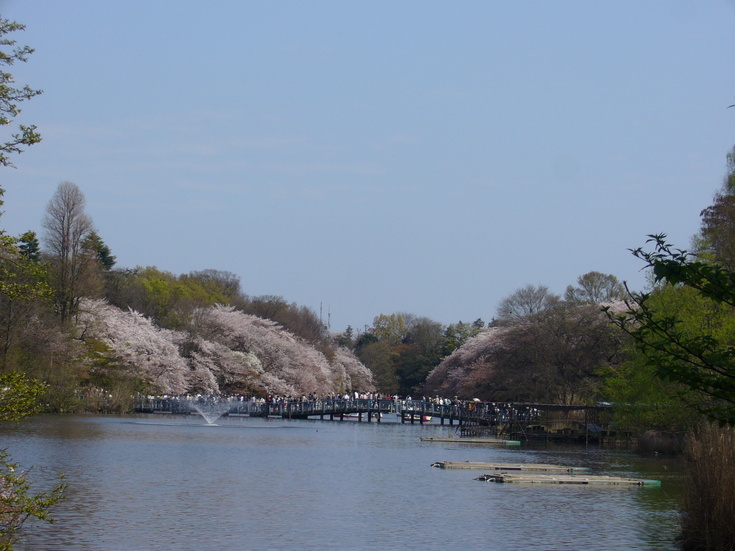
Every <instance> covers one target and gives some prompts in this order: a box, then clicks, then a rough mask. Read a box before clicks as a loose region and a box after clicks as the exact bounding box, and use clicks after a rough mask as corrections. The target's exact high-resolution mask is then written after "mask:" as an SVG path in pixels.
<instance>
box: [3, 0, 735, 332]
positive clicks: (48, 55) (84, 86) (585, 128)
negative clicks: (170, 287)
mask: <svg viewBox="0 0 735 551" xmlns="http://www.w3.org/2000/svg"><path fill="white" fill-rule="evenodd" d="M0 16H1V17H3V18H6V19H10V20H14V21H17V22H19V23H22V24H24V25H26V30H25V31H24V32H20V33H13V34H12V35H11V37H12V38H15V39H16V40H17V41H18V42H19V43H20V44H27V45H29V46H31V47H33V48H35V50H36V51H35V53H34V54H33V55H32V56H31V57H30V58H29V60H28V62H27V63H24V64H16V65H14V66H13V67H12V68H11V71H12V73H13V75H14V76H15V79H16V84H19V85H24V84H29V85H30V86H31V87H34V88H40V89H42V90H43V91H44V93H43V94H42V95H41V96H38V97H36V98H34V99H33V100H31V101H29V102H25V103H24V104H23V105H22V107H23V112H22V113H21V115H20V116H19V117H18V119H17V122H21V123H25V124H35V125H37V127H38V130H39V131H40V133H41V134H42V136H43V141H42V142H41V143H39V144H37V145H35V146H33V147H31V148H29V149H28V150H27V151H26V152H24V153H23V154H22V155H19V156H16V157H14V159H13V162H14V164H15V165H16V166H17V168H16V169H2V172H1V173H0V186H2V187H3V188H4V189H5V190H6V194H5V197H4V199H5V205H4V207H3V210H4V214H3V215H2V218H0V227H2V228H3V229H5V230H6V231H7V232H8V233H10V234H12V235H18V234H20V233H22V232H25V231H27V230H33V231H36V232H37V233H38V234H39V236H41V237H42V235H43V230H42V223H41V221H42V219H43V216H44V213H45V211H46V206H47V204H48V202H49V201H50V199H51V198H52V196H53V194H54V192H55V191H56V188H57V186H58V185H59V184H60V183H61V182H64V181H70V182H73V183H75V184H76V185H77V186H79V188H80V190H81V191H82V193H83V194H84V196H85V198H86V213H87V214H88V215H89V216H90V217H91V218H92V220H93V221H94V224H95V227H96V228H97V230H98V233H99V235H100V237H101V238H102V239H103V241H104V242H105V243H106V244H107V245H108V246H109V247H110V249H111V250H112V254H114V255H115V256H116V257H117V266H116V267H118V268H134V267H136V266H156V267H157V268H158V269H160V270H164V271H168V272H172V273H174V274H177V275H178V274H184V273H189V272H192V271H198V270H205V269H216V270H223V271H228V272H232V273H234V274H236V275H237V276H239V277H240V280H241V285H242V290H243V292H244V293H246V294H247V295H249V296H260V295H278V296H281V297H283V298H284V299H286V300H287V301H288V302H293V303H296V304H298V305H299V306H306V307H308V308H311V309H312V310H314V311H315V312H316V313H317V314H320V315H321V316H322V319H323V321H324V322H325V323H327V322H328V323H329V325H330V328H331V330H332V331H343V330H344V329H345V328H346V327H347V326H348V325H350V326H352V327H353V328H354V329H356V330H358V331H359V330H363V329H364V328H365V326H369V325H372V323H373V319H374V317H375V316H378V315H379V314H391V313H400V312H405V313H410V314H413V315H415V316H425V317H428V318H430V319H432V320H435V321H437V322H440V323H442V324H449V323H456V322H458V321H465V322H472V321H474V320H476V319H478V318H482V319H483V320H485V321H486V322H487V321H489V320H491V319H492V318H493V316H494V315H495V313H496V309H497V306H498V303H499V302H500V301H501V300H502V299H503V298H505V297H507V296H509V295H510V294H512V293H513V292H514V291H516V290H517V289H519V288H521V287H524V286H526V285H529V284H530V285H545V286H547V287H548V288H549V289H550V290H551V291H552V292H554V293H559V294H563V292H564V290H565V288H566V287H567V285H570V284H575V283H576V280H577V278H578V277H579V276H581V275H582V274H585V273H587V272H590V271H598V272H602V273H606V274H612V275H615V276H616V277H617V278H618V279H620V280H622V281H626V282H627V283H628V285H629V286H630V287H631V288H632V289H633V290H642V289H644V287H645V283H646V279H645V273H644V272H643V271H642V270H641V268H642V263H641V262H640V261H639V260H637V259H635V258H634V257H633V256H632V255H631V253H630V250H629V249H634V248H637V247H641V246H644V245H645V242H646V239H647V236H648V235H649V234H655V233H666V234H667V235H668V239H669V242H671V243H672V244H674V245H675V246H677V247H679V248H684V249H686V248H688V247H689V245H690V239H691V236H692V235H693V234H695V233H696V232H697V231H698V229H699V222H700V219H699V213H700V211H701V210H702V209H704V208H705V207H707V206H708V205H709V204H710V203H711V201H712V197H713V194H714V193H715V192H716V191H717V190H718V189H719V187H720V185H721V184H722V180H723V177H724V174H725V168H726V155H727V153H728V152H729V151H730V150H731V149H732V147H733V146H734V145H735V108H732V109H728V106H729V105H732V104H734V103H735V33H733V31H732V29H733V28H734V27H735V1H733V0H710V1H708V2H694V1H678V0H666V1H664V0H651V1H646V2H640V1H639V0H620V1H615V2H590V1H589V0H579V1H577V0H563V1H562V0H560V1H557V2H548V1H530V0H529V1H515V2H501V1H499V0H498V1H491V0H487V1H452V2H450V1H446V0H442V1H434V0H405V1H396V0H390V1H384V0H369V1H368V0H365V1H357V0H316V1H311V2H307V1H303V0H298V1H296V0H294V1H285V0H272V1H267V2H263V1H257V2H256V1H247V0H240V1H225V0H213V1H211V2H202V1H199V2H193V1H188V0H157V1H156V2H150V1H148V0H145V1H140V0H125V1H122V0H120V1H104V2H100V1H99V0H74V1H62V0H60V1H55V2H49V1H40V0H22V1H21V0H0ZM3 132H6V130H3ZM5 136H6V134H0V138H4V137H5ZM42 243H43V241H42Z"/></svg>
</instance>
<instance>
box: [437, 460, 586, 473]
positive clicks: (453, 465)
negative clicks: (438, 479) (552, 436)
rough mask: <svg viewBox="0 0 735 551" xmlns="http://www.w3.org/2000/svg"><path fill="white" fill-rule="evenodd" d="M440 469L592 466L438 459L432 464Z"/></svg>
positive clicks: (540, 469)
mask: <svg viewBox="0 0 735 551" xmlns="http://www.w3.org/2000/svg"><path fill="white" fill-rule="evenodd" d="M431 466H432V467H438V468H440V469H478V470H486V471H537V472H556V473H577V472H589V471H591V470H592V469H591V468H590V467H568V466H565V465H551V464H545V463H482V462H477V461H437V462H436V463H433V464H432V465H431Z"/></svg>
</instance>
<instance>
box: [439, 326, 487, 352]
mask: <svg viewBox="0 0 735 551" xmlns="http://www.w3.org/2000/svg"><path fill="white" fill-rule="evenodd" d="M484 327H485V322H484V321H482V319H479V318H478V319H477V320H475V321H474V322H473V323H463V322H462V321H460V322H457V323H450V324H449V325H448V326H447V328H446V329H445V330H444V351H443V352H444V355H445V356H448V355H449V354H451V353H452V352H454V351H455V350H457V349H458V348H459V347H460V346H462V345H463V344H464V343H466V342H467V341H468V340H470V339H471V338H472V337H474V336H476V335H477V334H478V333H479V332H480V331H482V329H483V328H484Z"/></svg>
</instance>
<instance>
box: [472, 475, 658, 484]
mask: <svg viewBox="0 0 735 551" xmlns="http://www.w3.org/2000/svg"><path fill="white" fill-rule="evenodd" d="M475 480H482V481H484V482H496V483H505V484H509V483H512V484H585V485H603V486H655V487H660V486H661V481H660V480H644V479H640V478H625V477H618V476H605V475H590V476H580V475H551V474H547V475H544V474H508V473H500V474H484V475H482V476H480V477H478V478H476V479H475Z"/></svg>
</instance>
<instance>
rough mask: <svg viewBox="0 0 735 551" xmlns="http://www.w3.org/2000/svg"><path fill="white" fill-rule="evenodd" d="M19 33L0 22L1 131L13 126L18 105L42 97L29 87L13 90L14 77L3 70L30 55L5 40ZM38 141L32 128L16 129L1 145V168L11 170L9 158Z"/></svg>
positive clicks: (19, 28) (15, 25)
mask: <svg viewBox="0 0 735 551" xmlns="http://www.w3.org/2000/svg"><path fill="white" fill-rule="evenodd" d="M22 30H25V25H21V24H20V23H16V22H14V21H9V20H7V19H2V18H0V127H5V126H12V125H13V122H14V119H15V118H16V117H17V116H18V115H19V114H20V111H21V110H20V107H19V104H20V103H22V102H24V101H26V100H29V99H31V98H33V97H34V96H37V95H38V94H41V93H42V91H41V90H34V89H32V88H31V87H29V86H28V85H25V86H23V87H22V88H16V87H15V80H14V78H13V75H12V74H11V73H8V72H7V71H5V70H3V67H7V66H11V65H13V64H15V62H16V61H20V62H25V61H27V60H28V56H29V55H30V54H32V53H33V49H32V48H30V47H28V46H16V41H15V40H13V39H11V38H9V37H7V35H8V34H9V33H13V32H16V31H22ZM40 141H41V135H40V134H38V132H36V127H35V126H33V125H30V126H26V125H23V124H20V125H18V131H17V132H14V133H13V134H11V136H10V137H9V139H7V141H4V142H0V165H2V166H6V167H12V166H14V165H13V163H12V162H11V161H10V156H11V155H14V154H17V153H21V152H22V151H23V149H22V147H24V146H31V145H33V144H35V143H38V142H40Z"/></svg>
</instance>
